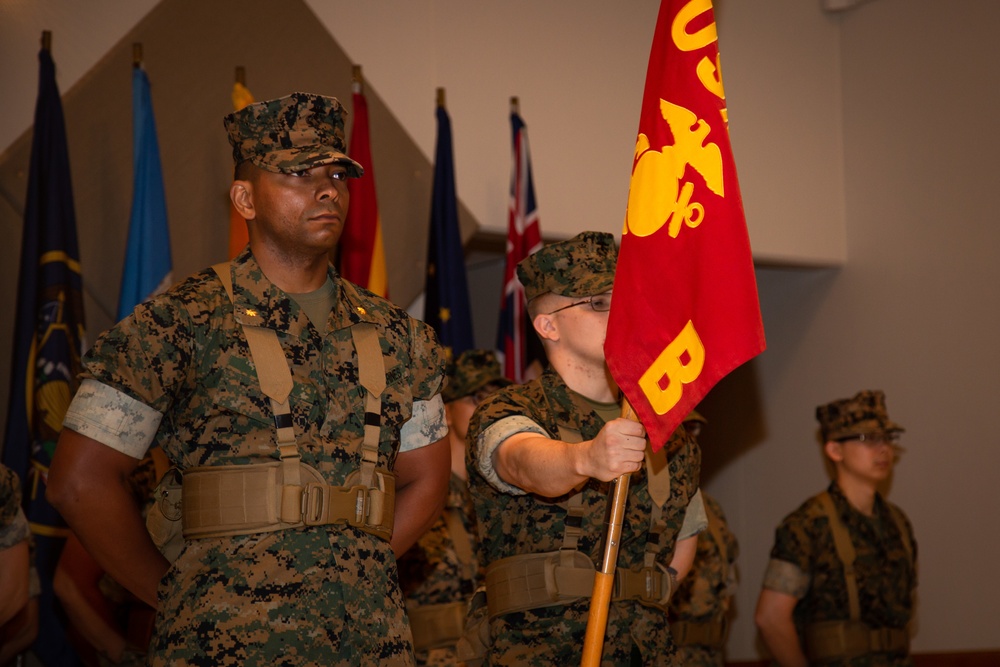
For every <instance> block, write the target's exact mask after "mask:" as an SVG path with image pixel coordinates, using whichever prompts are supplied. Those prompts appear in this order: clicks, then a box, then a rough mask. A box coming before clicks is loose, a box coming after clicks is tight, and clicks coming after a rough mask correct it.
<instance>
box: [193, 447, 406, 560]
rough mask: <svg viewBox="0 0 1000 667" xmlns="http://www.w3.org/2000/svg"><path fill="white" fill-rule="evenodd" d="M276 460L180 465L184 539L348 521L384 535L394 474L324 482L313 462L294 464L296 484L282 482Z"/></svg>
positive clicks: (388, 528)
mask: <svg viewBox="0 0 1000 667" xmlns="http://www.w3.org/2000/svg"><path fill="white" fill-rule="evenodd" d="M283 466H284V464H283V463H282V462H281V461H274V462H269V463H255V464H251V465H233V466H210V467H202V468H191V469H189V470H186V471H184V491H183V494H184V502H183V508H182V509H183V525H184V537H185V538H186V539H198V538H206V537H222V536H227V535H248V534H252V533H268V532H273V531H276V530H283V529H286V528H302V527H305V526H326V525H331V524H348V525H351V526H354V527H356V528H360V529H361V530H364V531H365V532H368V533H371V534H373V535H375V536H376V537H380V538H382V539H384V540H387V541H388V540H389V538H390V537H391V536H392V526H393V515H394V501H395V492H396V482H395V475H393V474H392V473H391V472H389V471H387V470H384V469H376V470H375V474H374V479H373V482H374V484H376V485H377V488H369V487H366V486H364V485H357V484H351V482H352V481H353V480H354V479H355V478H357V477H358V474H357V473H355V474H353V475H351V476H350V477H348V479H347V482H348V484H347V485H345V486H342V487H338V486H330V485H328V484H327V483H326V482H325V480H324V479H323V476H322V475H321V474H320V472H319V471H318V470H316V469H315V468H313V467H311V466H308V465H306V464H304V463H299V464H298V469H299V472H300V475H299V476H300V480H301V482H302V484H301V485H299V484H296V485H283V484H282V468H283Z"/></svg>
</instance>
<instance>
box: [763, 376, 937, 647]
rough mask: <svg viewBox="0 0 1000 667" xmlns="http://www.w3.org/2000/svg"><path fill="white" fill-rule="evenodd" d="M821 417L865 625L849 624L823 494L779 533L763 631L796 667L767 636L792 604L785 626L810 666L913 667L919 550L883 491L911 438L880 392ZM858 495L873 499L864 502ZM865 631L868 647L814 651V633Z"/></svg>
mask: <svg viewBox="0 0 1000 667" xmlns="http://www.w3.org/2000/svg"><path fill="white" fill-rule="evenodd" d="M816 414H817V418H818V419H819V421H820V425H821V431H822V434H823V438H824V440H825V442H826V444H825V451H826V453H827V456H828V457H830V458H831V459H832V460H833V462H834V465H835V468H836V469H837V478H836V479H835V480H834V481H833V482H832V483H831V484H830V486H829V487H828V489H827V491H826V494H828V497H829V501H830V503H831V505H830V507H831V508H832V512H833V515H834V516H835V517H836V518H837V520H839V522H840V524H842V525H843V527H844V528H845V529H846V535H847V536H849V541H850V545H851V546H852V547H853V551H854V552H855V560H854V564H853V569H854V572H855V577H856V590H857V604H858V608H859V616H860V618H859V619H856V621H855V622H853V623H850V624H848V622H850V621H851V611H850V607H851V594H850V591H849V586H848V583H847V576H846V574H845V566H844V562H843V559H842V558H841V555H840V553H841V551H842V547H841V546H840V545H838V544H837V538H836V536H835V533H834V530H833V529H832V528H831V520H830V509H828V508H827V505H826V503H827V502H828V501H827V500H826V499H825V498H824V496H825V495H826V494H820V495H817V496H814V497H813V498H810V499H809V500H807V501H806V502H804V503H803V504H802V505H801V506H799V508H798V509H796V510H795V511H794V512H792V513H791V514H790V515H788V516H787V517H785V519H784V520H783V521H782V522H781V525H779V526H778V529H777V531H776V532H775V541H774V547H773V548H772V550H771V560H770V562H769V564H768V568H767V572H766V573H765V577H764V584H763V586H764V590H763V591H762V593H761V599H760V601H759V602H758V610H757V621H758V625H759V626H761V631H762V634H763V636H764V638H765V641H767V642H768V645H769V647H770V648H771V650H772V652H773V653H774V655H775V657H776V659H778V662H779V664H794V663H793V662H792V661H790V660H787V659H786V660H785V661H784V663H782V661H781V659H780V657H781V656H782V655H784V653H783V648H782V646H783V645H784V642H780V641H777V640H768V636H769V635H768V629H769V628H773V626H772V625H769V623H768V618H769V616H768V612H772V613H773V611H774V610H775V609H776V608H777V607H776V605H778V604H781V603H782V601H784V602H785V604H786V607H784V608H785V609H791V610H792V611H791V615H790V616H791V617H790V618H788V617H787V616H785V617H784V622H785V623H786V624H787V626H786V627H790V626H791V625H792V624H794V632H793V633H792V634H793V636H794V637H795V638H796V640H797V642H792V646H793V648H795V649H797V650H798V651H800V652H801V653H802V654H803V657H805V656H808V657H809V662H810V664H817V665H833V666H838V667H839V666H848V665H850V666H852V667H883V666H891V667H904V666H908V665H912V664H913V662H912V659H911V658H910V657H909V648H908V635H909V629H908V624H909V622H910V620H911V619H912V617H913V605H914V601H915V597H914V592H915V589H916V585H917V571H916V541H915V539H914V535H913V528H912V526H911V524H910V522H909V520H908V519H907V518H906V516H905V515H904V514H903V512H902V510H900V509H899V508H898V507H896V506H895V505H893V504H892V503H890V502H888V501H887V500H886V499H885V498H883V497H882V495H881V494H880V493H879V492H878V491H877V490H876V487H877V485H878V483H879V482H880V481H884V480H885V479H886V478H887V477H888V474H889V472H891V470H892V465H893V462H894V459H895V456H896V452H895V447H894V443H895V441H896V439H897V438H898V434H899V433H901V432H902V431H903V428H902V427H901V426H899V424H896V423H895V422H893V421H891V420H890V419H889V417H888V414H887V413H886V409H885V399H884V395H883V394H882V392H880V391H863V392H860V393H859V394H857V395H856V396H855V397H854V398H851V399H843V400H840V401H835V402H833V403H830V404H827V405H823V406H820V407H819V408H817V411H816ZM886 445H888V446H886ZM851 448H853V449H854V450H855V451H854V452H853V453H852V452H851V451H850V449H851ZM852 457H853V459H852ZM852 461H853V462H852ZM859 478H861V479H860V483H859ZM859 487H860V488H863V489H867V490H868V491H869V493H868V494H867V495H859V494H858V493H857V490H858V488H859ZM859 497H862V498H864V497H867V498H868V502H867V503H859V501H858V498H859ZM785 613H786V614H787V612H785ZM857 621H860V623H862V624H863V629H862V631H861V633H860V634H858V635H857V637H860V640H857V641H851V642H849V643H847V644H844V643H843V642H835V643H833V644H831V643H830V641H829V639H827V640H825V642H824V643H826V644H827V646H826V648H823V647H822V646H821V645H816V644H814V643H812V642H815V641H816V640H814V639H811V638H810V633H811V632H816V629H820V630H822V629H824V628H833V629H834V630H835V631H836V632H837V633H843V632H845V628H848V627H858V626H857ZM772 623H773V621H772ZM771 631H772V632H773V629H772V630H771ZM813 636H815V635H813ZM859 642H860V643H859ZM834 644H835V645H834ZM817 646H819V648H820V650H819V652H817V650H816V647H817ZM838 654H839V655H838Z"/></svg>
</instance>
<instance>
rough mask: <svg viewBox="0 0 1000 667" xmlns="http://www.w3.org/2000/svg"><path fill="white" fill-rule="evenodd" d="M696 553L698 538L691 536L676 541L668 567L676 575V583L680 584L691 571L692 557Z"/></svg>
mask: <svg viewBox="0 0 1000 667" xmlns="http://www.w3.org/2000/svg"><path fill="white" fill-rule="evenodd" d="M697 551H698V536H697V535H692V536H691V537H686V538H684V539H683V540H678V541H677V544H676V545H675V546H674V556H673V558H672V559H671V560H670V567H671V568H672V569H673V570H674V572H676V573H677V581H678V582H680V581H682V580H683V579H684V577H686V576H687V575H688V573H689V572H690V571H691V566H692V565H694V557H695V554H696V553H697Z"/></svg>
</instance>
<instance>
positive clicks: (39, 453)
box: [3, 49, 85, 666]
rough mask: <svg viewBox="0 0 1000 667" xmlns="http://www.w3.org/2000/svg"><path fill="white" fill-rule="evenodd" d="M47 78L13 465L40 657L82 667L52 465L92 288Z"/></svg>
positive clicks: (62, 131)
mask: <svg viewBox="0 0 1000 667" xmlns="http://www.w3.org/2000/svg"><path fill="white" fill-rule="evenodd" d="M38 59H39V61H40V65H41V67H40V77H39V85H38V102H37V105H36V107H35V128H34V137H33V139H32V144H31V162H30V167H29V175H28V195H27V199H26V201H25V206H24V235H23V237H22V241H21V272H20V276H19V278H18V296H17V321H16V324H15V334H14V336H15V338H14V354H13V363H12V364H11V369H12V371H11V378H10V404H9V409H8V412H7V427H6V431H5V433H4V447H3V461H4V463H5V464H6V465H7V466H8V467H10V468H12V469H14V470H15V471H16V472H17V473H18V475H20V477H21V481H22V483H23V494H22V495H23V498H24V510H25V514H27V516H28V520H29V522H30V523H31V530H32V533H34V539H35V544H36V551H35V564H36V566H37V569H38V574H39V578H40V579H41V584H42V593H41V597H40V598H39V631H38V639H37V640H36V641H35V647H34V649H35V653H36V654H37V656H38V657H39V659H40V660H41V661H42V662H43V663H44V664H45V665H50V666H51V665H75V664H79V663H78V660H77V659H76V657H75V654H74V653H73V651H72V649H71V648H70V646H69V643H68V641H67V638H66V633H65V630H64V628H63V626H62V623H61V622H60V620H59V618H58V617H57V615H56V613H55V605H54V602H55V600H54V596H53V593H52V573H53V572H54V570H55V566H56V563H57V562H58V560H59V552H60V551H61V550H62V545H63V541H64V538H65V528H64V524H63V522H62V519H61V517H60V516H59V515H58V513H57V512H56V511H55V509H54V508H53V507H52V506H51V505H49V504H48V503H47V502H46V500H45V488H46V481H47V479H48V470H49V463H50V462H51V460H52V454H53V452H54V451H55V447H56V440H57V439H58V437H59V431H60V430H61V429H62V421H63V417H64V415H65V414H66V409H67V408H68V407H69V402H70V399H71V398H72V397H73V394H74V392H75V391H76V387H77V380H76V376H77V373H78V372H79V371H80V355H81V352H82V350H83V347H84V344H85V343H84V318H83V297H82V287H83V281H82V278H81V275H80V254H79V251H78V249H77V238H76V216H75V215H74V213H73V189H72V187H71V185H70V169H69V153H68V150H67V142H66V127H65V123H64V121H63V112H62V103H61V102H60V99H59V89H58V87H57V86H56V76H55V64H54V63H53V62H52V56H51V54H50V53H49V51H48V50H47V49H42V51H41V52H40V53H39V55H38Z"/></svg>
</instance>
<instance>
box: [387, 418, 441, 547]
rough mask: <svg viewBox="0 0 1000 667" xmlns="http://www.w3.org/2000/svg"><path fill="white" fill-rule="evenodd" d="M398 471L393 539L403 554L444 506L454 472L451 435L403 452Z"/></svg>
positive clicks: (397, 460)
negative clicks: (452, 467)
mask: <svg viewBox="0 0 1000 667" xmlns="http://www.w3.org/2000/svg"><path fill="white" fill-rule="evenodd" d="M396 473H397V477H396V485H397V486H396V508H395V516H394V519H393V529H392V540H391V542H390V543H391V545H392V550H393V552H394V553H395V554H396V556H397V557H399V556H402V555H403V554H404V553H406V552H407V550H409V548H410V547H412V546H413V545H414V544H416V542H417V540H418V539H420V536H421V535H423V534H424V533H425V532H427V530H428V529H429V528H430V527H431V526H432V525H433V524H434V522H435V521H437V518H438V517H439V516H441V512H442V510H444V506H445V502H446V500H447V499H448V478H449V477H450V475H451V449H450V446H449V444H448V439H447V438H442V439H441V440H439V441H438V442H435V443H433V444H431V445H427V446H426V447H421V448H420V449H416V450H412V451H409V452H405V453H401V454H399V456H398V457H397V459H396Z"/></svg>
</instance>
